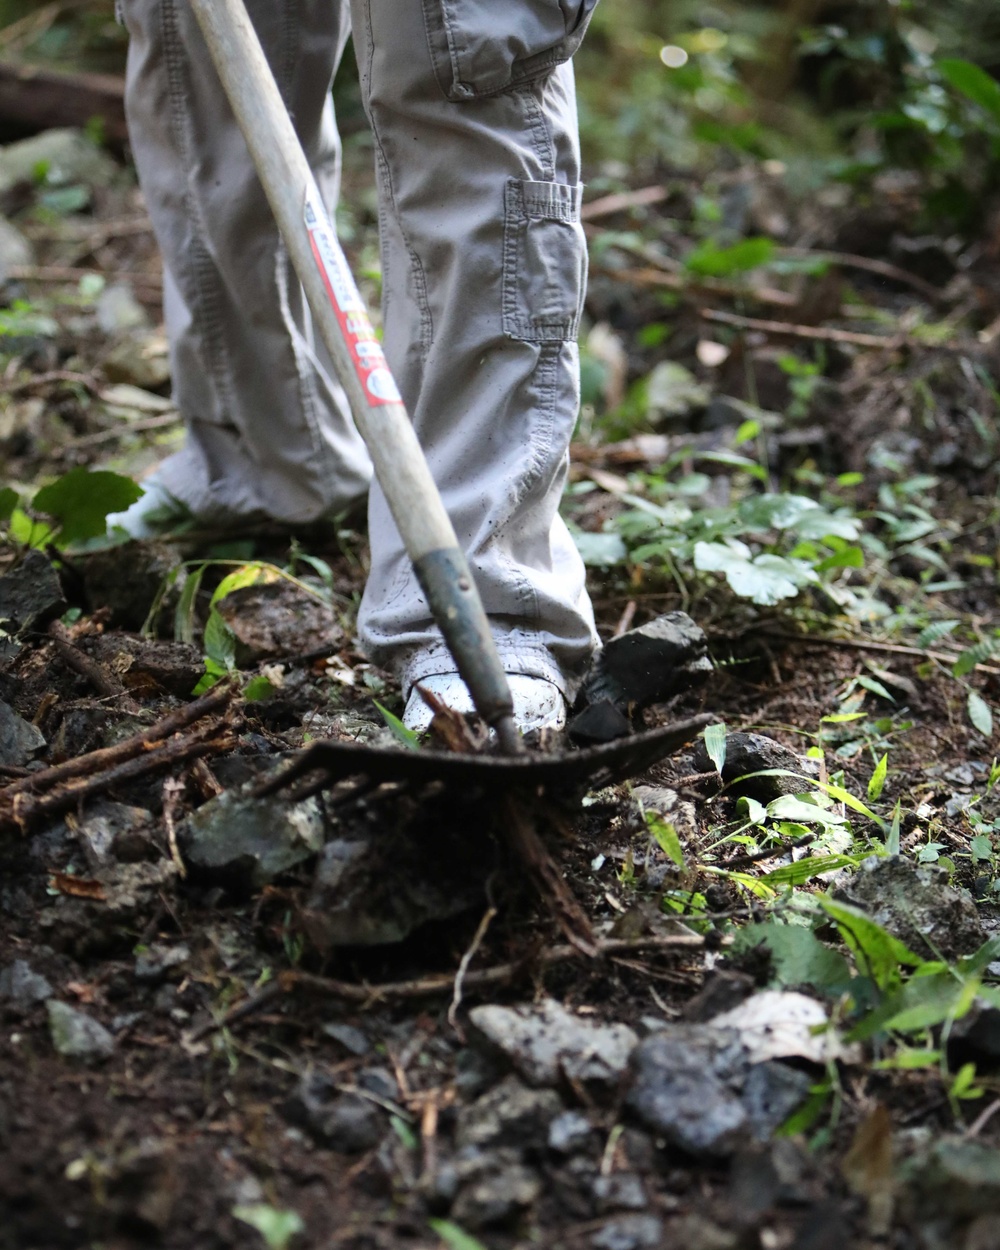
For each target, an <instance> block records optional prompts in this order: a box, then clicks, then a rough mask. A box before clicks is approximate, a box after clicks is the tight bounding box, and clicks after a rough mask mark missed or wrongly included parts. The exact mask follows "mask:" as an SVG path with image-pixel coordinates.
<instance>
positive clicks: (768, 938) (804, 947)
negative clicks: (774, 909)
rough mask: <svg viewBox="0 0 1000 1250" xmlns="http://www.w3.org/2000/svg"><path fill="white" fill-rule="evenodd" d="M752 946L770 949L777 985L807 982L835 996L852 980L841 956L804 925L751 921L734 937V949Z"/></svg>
mask: <svg viewBox="0 0 1000 1250" xmlns="http://www.w3.org/2000/svg"><path fill="white" fill-rule="evenodd" d="M755 946H766V947H767V948H768V950H769V951H770V953H771V971H772V973H773V980H774V983H775V984H777V985H781V986H798V985H807V986H810V987H811V988H812V989H814V990H817V991H818V992H819V993H821V994H826V995H830V996H835V995H838V994H841V993H842V992H843V991H844V990H845V989H846V988H847V986H848V985H849V984H850V982H851V970H850V967H849V966H848V963H847V960H846V959H845V958H844V956H843V955H841V953H840V952H839V951H835V950H831V949H830V947H828V946H825V945H824V944H823V943H822V942H821V941H820V940H819V938H818V937H817V936H816V935H815V933H813V931H812V930H811V929H807V928H806V927H805V926H803V925H793V924H777V923H775V922H774V921H767V922H765V923H764V924H750V925H747V926H746V927H745V928H743V929H740V930H739V931H738V932H737V933H736V935H735V937H734V939H733V950H734V951H736V952H741V951H745V950H749V949H751V948H753V947H755Z"/></svg>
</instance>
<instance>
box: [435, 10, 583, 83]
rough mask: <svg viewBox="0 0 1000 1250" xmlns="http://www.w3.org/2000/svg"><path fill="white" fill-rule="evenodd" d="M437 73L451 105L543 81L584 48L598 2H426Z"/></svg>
mask: <svg viewBox="0 0 1000 1250" xmlns="http://www.w3.org/2000/svg"><path fill="white" fill-rule="evenodd" d="M422 2H423V9H424V25H425V27H426V29H427V42H428V44H429V45H430V51H431V60H432V61H433V63H434V73H435V76H436V77H437V80H438V82H439V83H440V85H441V90H442V91H443V92H444V93H445V95H446V96H447V97H448V99H449V100H474V99H476V98H477V97H479V96H489V95H496V94H497V93H498V92H500V91H506V90H507V89H508V88H509V87H516V86H518V85H519V84H520V83H524V82H531V81H532V80H533V79H535V78H541V77H543V76H544V75H545V74H547V73H548V72H549V70H551V69H552V68H553V66H555V65H559V64H561V63H562V62H563V61H568V60H569V58H570V57H571V56H572V55H573V53H574V52H575V51H576V50H577V48H578V47H579V46H580V43H581V41H582V40H583V36H584V33H585V32H586V29H587V24H588V23H589V21H590V18H591V15H592V14H593V11H594V9H595V8H596V7H597V0H422Z"/></svg>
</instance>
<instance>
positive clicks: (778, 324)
mask: <svg viewBox="0 0 1000 1250" xmlns="http://www.w3.org/2000/svg"><path fill="white" fill-rule="evenodd" d="M698 315H699V316H700V317H703V318H704V319H705V320H706V321H715V322H718V323H719V324H720V325H726V326H737V327H739V328H740V329H741V330H759V331H760V332H761V333H762V334H775V335H782V336H784V337H785V338H792V339H811V340H813V341H815V342H819V343H845V344H849V345H850V346H852V347H874V348H882V349H884V350H885V351H893V350H895V349H897V348H900V347H905V346H906V345H907V344H913V340H912V339H910V338H908V337H907V336H906V335H905V334H862V333H860V331H857V330H833V329H827V328H826V327H824V326H801V325H795V324H793V323H792V322H790V321H763V320H761V319H760V318H759V317H742V316H740V315H739V314H738V313H728V312H721V311H720V310H718V309H715V308H701V309H699V311H698Z"/></svg>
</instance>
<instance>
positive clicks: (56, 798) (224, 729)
mask: <svg viewBox="0 0 1000 1250" xmlns="http://www.w3.org/2000/svg"><path fill="white" fill-rule="evenodd" d="M235 745H236V738H235V736H234V735H233V734H232V733H230V732H229V729H228V726H226V725H225V724H224V722H221V721H213V722H211V723H210V724H208V725H205V726H204V727H203V728H199V729H195V730H194V731H193V732H192V733H190V734H188V735H186V736H184V737H181V736H180V735H178V736H177V737H176V738H174V739H173V740H172V741H169V742H165V743H163V744H162V745H161V746H156V747H153V748H152V749H150V750H148V751H147V752H146V753H145V754H144V755H138V756H135V757H133V758H132V759H130V760H126V761H125V762H124V763H121V764H118V765H116V766H115V767H113V768H108V769H106V770H105V771H103V772H100V773H96V774H94V775H93V776H90V777H74V778H72V779H71V780H69V781H67V782H65V783H64V784H62V785H60V786H58V787H56V788H54V789H52V790H49V791H48V792H47V793H45V794H39V795H36V794H24V793H22V794H19V795H16V796H15V797H14V799H13V801H12V802H11V803H10V804H7V803H4V804H2V805H0V828H4V827H16V828H18V829H20V830H21V831H22V832H26V831H27V829H28V828H29V827H30V826H31V825H32V824H34V823H35V822H36V821H38V820H39V819H40V818H42V817H43V816H44V817H47V816H54V815H56V814H58V813H59V812H64V811H67V810H68V809H69V808H71V807H75V806H76V805H77V804H78V803H81V802H82V801H83V800H84V799H89V798H93V796H94V795H96V794H103V793H104V792H105V791H107V790H110V789H112V788H113V787H114V786H117V785H121V784H122V782H125V781H134V780H135V778H136V777H145V776H148V775H149V774H151V773H156V772H160V771H161V770H162V769H164V768H170V767H172V766H174V765H176V764H186V763H187V762H188V761H189V760H194V759H199V758H200V757H201V756H204V755H221V754H223V753H224V752H226V751H231V750H232V749H233V747H234V746H235ZM35 776H40V774H38V773H36V774H35ZM10 788H12V787H10ZM0 797H6V796H5V795H0Z"/></svg>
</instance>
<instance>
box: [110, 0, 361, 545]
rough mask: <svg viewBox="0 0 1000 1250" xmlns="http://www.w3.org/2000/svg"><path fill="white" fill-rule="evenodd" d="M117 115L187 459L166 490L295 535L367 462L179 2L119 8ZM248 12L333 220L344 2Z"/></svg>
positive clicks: (336, 501) (202, 511) (133, 0)
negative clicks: (133, 174) (160, 270)
mask: <svg viewBox="0 0 1000 1250" xmlns="http://www.w3.org/2000/svg"><path fill="white" fill-rule="evenodd" d="M120 8H121V12H122V16H123V17H124V19H125V22H126V25H127V26H128V29H129V34H130V45H129V56H128V72H127V85H126V108H127V113H128V121H129V133H130V136H131V141H132V147H133V151H134V155H135V161H136V166H137V168H138V171H139V178H140V183H141V186H142V189H143V193H144V195H145V197H146V202H147V206H148V208H149V213H150V216H151V218H152V220H153V225H154V228H155V230H156V235H157V239H158V241H159V244H160V249H161V251H162V254H163V263H164V279H165V300H164V311H165V317H166V322H167V329H168V332H169V336H170V342H171V363H172V369H173V378H174V391H175V397H176V399H177V402H178V405H179V407H180V410H181V412H182V414H183V416H184V420H185V424H186V441H185V445H184V448H183V449H182V450H181V451H180V452H179V453H178V454H177V455H175V456H171V457H170V458H169V459H168V460H167V461H165V462H164V464H163V465H162V466H161V469H160V471H159V476H160V480H161V481H162V482H163V485H164V486H165V487H166V488H167V489H168V490H169V491H170V492H171V493H172V494H174V495H176V496H177V497H178V498H179V499H181V500H182V501H183V502H184V503H186V504H187V505H188V506H189V507H190V508H191V509H192V511H193V512H194V513H195V514H196V515H197V516H199V517H201V518H203V519H206V520H213V519H233V518H240V517H247V518H250V517H256V516H268V517H273V518H275V519H277V520H281V521H289V522H303V521H309V520H313V519H315V518H317V517H320V516H323V515H324V514H326V513H328V512H331V511H336V510H338V509H340V508H343V507H346V506H348V505H350V504H351V503H352V502H354V501H355V500H357V499H358V498H360V497H361V496H363V494H364V493H365V491H366V489H367V486H368V480H369V477H370V472H371V470H370V464H369V460H368V455H367V452H366V451H365V448H364V445H363V443H362V442H361V439H360V438H359V436H358V434H357V432H356V431H355V429H354V427H353V424H352V423H351V421H350V418H349V415H348V408H347V402H346V398H345V396H344V394H343V391H342V390H341V388H340V385H339V383H337V382H336V380H335V378H334V375H333V371H332V367H331V366H330V364H329V361H328V359H327V356H326V353H325V351H324V350H323V348H322V346H321V344H320V342H319V339H318V336H315V335H314V334H313V328H312V325H311V322H310V317H309V313H308V310H307V309H306V308H305V306H304V301H303V299H302V295H301V288H300V286H299V284H298V282H297V280H296V279H295V277H294V275H293V274H292V271H291V268H290V266H289V264H288V261H287V257H286V255H285V252H284V248H283V247H282V246H281V244H280V241H279V239H278V235H277V231H276V228H275V226H274V223H273V220H272V218H271V213H270V210H269V208H268V206H267V202H266V200H265V198H264V193H263V191H262V190H261V188H260V185H259V183H258V180H257V176H256V173H255V172H254V169H253V166H252V164H251V161H250V157H249V154H248V152H247V149H246V145H245V144H244V142H243V139H242V136H241V135H240V133H239V130H238V129H237V126H236V123H235V120H234V119H233V116H232V113H231V111H230V109H229V106H228V104H227V102H226V100H225V97H224V95H223V92H222V88H221V86H220V85H219V82H218V79H217V77H216V74H215V71H214V68H213V66H212V64H211V61H210V60H209V56H208V52H207V50H206V48H205V44H204V42H203V40H202V38H201V35H200V32H199V30H198V28H197V24H196V22H195V20H194V17H193V15H192V13H191V11H190V8H189V6H188V5H187V4H186V3H184V2H183V0H124V3H123V4H121V6H120ZM248 9H249V11H250V14H251V17H252V19H253V21H254V25H255V26H256V28H257V31H258V33H259V35H260V37H261V42H262V44H263V45H264V49H265V52H266V53H267V56H268V58H269V60H270V63H271V66H272V68H273V70H274V72H275V76H276V78H277V80H278V84H279V87H280V88H281V91H282V94H283V95H284V97H285V100H286V102H287V103H288V105H289V107H290V109H291V112H292V115H293V117H294V119H295V123H296V127H297V129H298V132H299V135H300V137H301V138H302V141H303V144H304V146H305V149H306V152H307V153H308V155H309V157H310V161H311V163H312V165H313V168H314V171H315V173H316V175H317V180H318V182H319V184H320V188H321V190H322V192H323V194H324V196H325V198H326V200H327V203H328V205H329V207H330V209H331V211H332V209H333V207H334V205H335V203H336V199H337V192H338V187H339V180H340V144H339V138H338V135H337V129H336V125H335V121H334V116H333V105H332V101H331V98H330V83H331V81H332V78H333V73H334V70H335V68H336V66H337V63H338V61H339V58H340V55H341V53H342V51H343V48H344V44H345V42H346V40H347V35H348V30H349V13H348V6H347V2H346V0H249V2H248Z"/></svg>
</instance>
